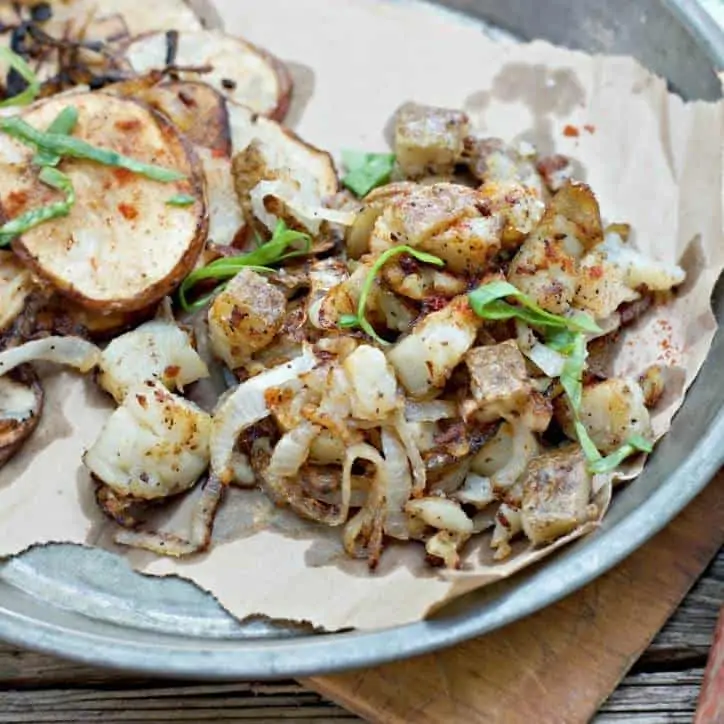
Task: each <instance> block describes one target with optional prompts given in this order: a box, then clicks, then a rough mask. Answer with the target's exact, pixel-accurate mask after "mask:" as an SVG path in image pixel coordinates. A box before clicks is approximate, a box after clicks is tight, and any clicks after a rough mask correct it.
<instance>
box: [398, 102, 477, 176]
mask: <svg viewBox="0 0 724 724" xmlns="http://www.w3.org/2000/svg"><path fill="white" fill-rule="evenodd" d="M468 130H469V121H468V117H467V115H466V114H465V113H462V112H461V111H454V110H448V109H447V108H436V107H434V106H422V105H418V104H417V103H407V104H405V105H404V106H403V107H402V108H400V110H399V111H398V112H397V119H396V123H395V155H396V156H397V163H398V164H399V165H400V168H401V169H402V171H403V173H405V175H407V176H409V177H410V178H417V177H419V176H424V175H425V174H440V175H445V174H452V173H453V171H454V170H455V164H457V163H458V162H459V161H460V156H461V155H462V152H463V147H464V140H465V137H466V136H467V135H468Z"/></svg>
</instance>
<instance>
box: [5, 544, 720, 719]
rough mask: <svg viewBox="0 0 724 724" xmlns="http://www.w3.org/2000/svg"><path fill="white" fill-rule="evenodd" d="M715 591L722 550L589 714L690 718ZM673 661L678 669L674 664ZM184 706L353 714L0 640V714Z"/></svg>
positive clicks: (309, 696)
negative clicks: (73, 659) (94, 663)
mask: <svg viewBox="0 0 724 724" xmlns="http://www.w3.org/2000/svg"><path fill="white" fill-rule="evenodd" d="M722 600H724V550H723V551H721V552H720V554H719V557H718V559H717V561H716V562H715V563H713V564H712V565H711V566H710V567H709V568H708V569H707V571H706V573H705V575H704V576H703V577H702V578H701V579H700V580H699V581H698V582H697V584H696V585H695V586H694V588H693V590H692V591H691V592H690V593H689V595H688V596H687V597H686V600H685V601H684V603H683V604H682V605H681V606H680V607H679V608H678V609H677V611H676V613H675V614H674V616H673V617H672V618H671V619H670V620H669V622H668V623H667V624H666V626H665V627H664V629H663V630H662V631H661V632H660V633H659V634H658V635H657V637H656V639H655V640H654V642H653V643H652V644H651V646H650V647H649V648H648V649H647V651H646V652H645V653H644V655H643V656H642V657H641V659H639V661H638V662H637V663H636V664H635V666H634V669H633V670H632V672H631V674H630V675H629V676H627V677H626V678H625V679H624V680H623V681H622V682H621V684H620V686H619V687H618V688H617V689H616V691H615V692H614V693H613V695H612V696H611V698H610V699H609V700H608V701H606V702H605V703H604V704H603V705H602V707H601V710H600V713H599V714H598V716H597V717H596V718H595V719H594V720H593V723H594V724H664V723H669V722H687V723H688V722H691V721H692V717H693V712H694V707H695V702H696V696H697V693H698V691H699V687H700V684H701V678H702V675H703V671H704V669H703V667H704V664H705V662H706V658H707V652H708V650H709V646H710V644H711V640H712V634H713V630H714V624H715V622H716V614H717V609H718V606H719V602H720V601H722ZM689 638H691V640H693V641H694V642H696V645H695V646H693V647H692V646H691V645H690V643H689V641H688V639H689ZM682 666H686V668H685V670H683V671H680V670H678V669H680V668H681V667H682ZM672 668H673V670H670V669H672ZM109 701H110V702H111V705H110V706H109V704H108V702H109ZM202 704H203V706H202ZM189 712H190V713H191V714H192V716H191V720H192V721H194V722H199V724H206V722H213V721H225V722H226V721H236V722H244V723H247V724H248V723H253V724H269V723H270V722H280V721H283V722H290V723H297V724H302V723H305V724H309V722H319V724H341V723H342V722H350V723H351V722H355V721H361V720H360V719H359V718H358V717H357V716H355V715H354V714H352V713H350V712H348V711H345V710H344V709H342V708H341V707H339V706H337V705H334V704H332V703H330V702H328V701H325V700H324V699H323V698H322V697H321V696H319V695H318V694H316V693H313V692H311V691H309V690H307V689H305V688H304V687H303V686H302V685H300V684H298V683H296V682H292V681H282V682H276V683H246V684H235V683H230V684H218V685H213V686H209V684H203V683H193V682H175V681H170V680H167V681H162V680H155V681H153V680H149V679H144V678H140V677H138V676H134V675H132V674H127V673H119V672H116V671H110V670H104V669H94V668H90V667H87V666H84V665H82V664H74V663H70V662H66V661H62V660H60V659H56V658H54V657H50V656H45V655H43V654H38V653H35V652H32V651H21V650H18V649H15V648H13V647H12V646H6V645H1V644H0V722H3V723H4V722H56V723H60V722H64V723H70V722H98V721H102V722H104V724H120V723H121V722H124V724H127V722H154V721H156V722H164V721H166V722H168V721H175V720H178V721H184V720H186V721H188V720H189ZM184 717H185V719H184Z"/></svg>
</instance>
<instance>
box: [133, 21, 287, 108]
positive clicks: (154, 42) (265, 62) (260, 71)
mask: <svg viewBox="0 0 724 724" xmlns="http://www.w3.org/2000/svg"><path fill="white" fill-rule="evenodd" d="M169 27H170V26H169ZM167 50H168V44H167V41H166V34H165V33H163V32H156V33H148V34H145V35H142V36H140V37H137V38H134V39H133V40H131V41H130V42H129V43H128V45H127V46H126V50H125V58H126V61H127V62H128V63H129V65H130V66H131V68H132V69H133V70H134V71H136V72H137V73H147V72H148V71H150V70H153V69H158V68H163V67H164V66H165V65H166V62H167V57H168V56H167ZM174 62H175V64H176V65H179V66H203V65H209V66H211V68H212V70H211V72H209V73H204V74H203V76H201V77H202V79H203V81H204V82H205V83H208V84H209V85H211V86H212V87H213V88H216V90H218V91H219V92H220V93H222V94H223V95H224V96H225V97H226V98H228V99H229V100H231V101H234V102H236V103H243V104H244V105H246V106H248V107H249V108H251V109H252V110H253V111H255V112H256V113H261V114H263V115H265V116H268V117H270V118H276V119H279V120H281V119H283V118H284V116H285V115H286V113H287V110H288V109H289V102H290V100H291V93H292V81H291V76H290V75H289V71H288V70H287V69H286V67H285V66H284V64H283V63H282V62H281V61H280V60H279V59H277V58H275V57H274V56H273V55H271V54H270V53H268V52H267V51H265V50H262V49H261V48H257V47H256V46H254V45H252V44H251V43H248V42H247V41H245V40H242V39H241V38H236V37H232V36H230V35H226V34H225V33H222V32H221V31H219V30H200V31H197V32H183V33H179V36H178V43H177V47H176V55H175V58H174ZM179 75H180V77H181V79H182V80H197V79H198V78H199V74H198V73H180V74H179Z"/></svg>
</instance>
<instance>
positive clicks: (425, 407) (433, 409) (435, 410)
mask: <svg viewBox="0 0 724 724" xmlns="http://www.w3.org/2000/svg"><path fill="white" fill-rule="evenodd" d="M452 417H459V413H458V410H457V406H456V404H455V403H454V402H452V401H451V400H431V401H430V402H412V401H407V402H406V403H405V419H406V420H407V422H437V421H438V420H449V419H450V418H452Z"/></svg>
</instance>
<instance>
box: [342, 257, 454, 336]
mask: <svg viewBox="0 0 724 724" xmlns="http://www.w3.org/2000/svg"><path fill="white" fill-rule="evenodd" d="M399 254H409V255H410V256H412V257H414V258H415V259H417V260H418V261H422V262H424V263H425V264H434V265H435V266H445V262H444V261H443V260H442V259H440V258H439V257H437V256H433V255H432V254H426V253H425V252H423V251H418V250H417V249H413V248H412V247H411V246H405V245H402V246H394V247H392V248H391V249H387V250H386V251H383V252H382V254H380V255H379V256H378V257H377V259H375V263H374V264H373V265H372V267H371V269H370V270H369V272H367V276H366V277H365V280H364V282H362V289H361V291H360V295H359V302H358V303H357V314H343V315H341V316H340V318H339V326H340V327H343V328H347V329H348V328H352V327H360V328H361V329H362V330H364V331H365V332H366V333H367V334H368V335H369V336H370V337H372V339H374V340H375V341H376V342H378V343H379V344H381V345H388V344H390V343H389V342H388V341H387V340H384V339H382V337H380V336H379V335H378V334H377V332H375V330H374V327H373V326H372V325H371V324H370V323H369V322H368V321H367V318H366V317H365V307H366V306H367V298H368V297H369V295H370V292H371V291H372V286H373V285H374V283H375V277H376V276H377V274H378V273H379V271H380V269H382V267H383V266H384V265H385V264H386V263H387V262H388V261H389V260H390V259H392V257H393V256H398V255H399Z"/></svg>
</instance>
